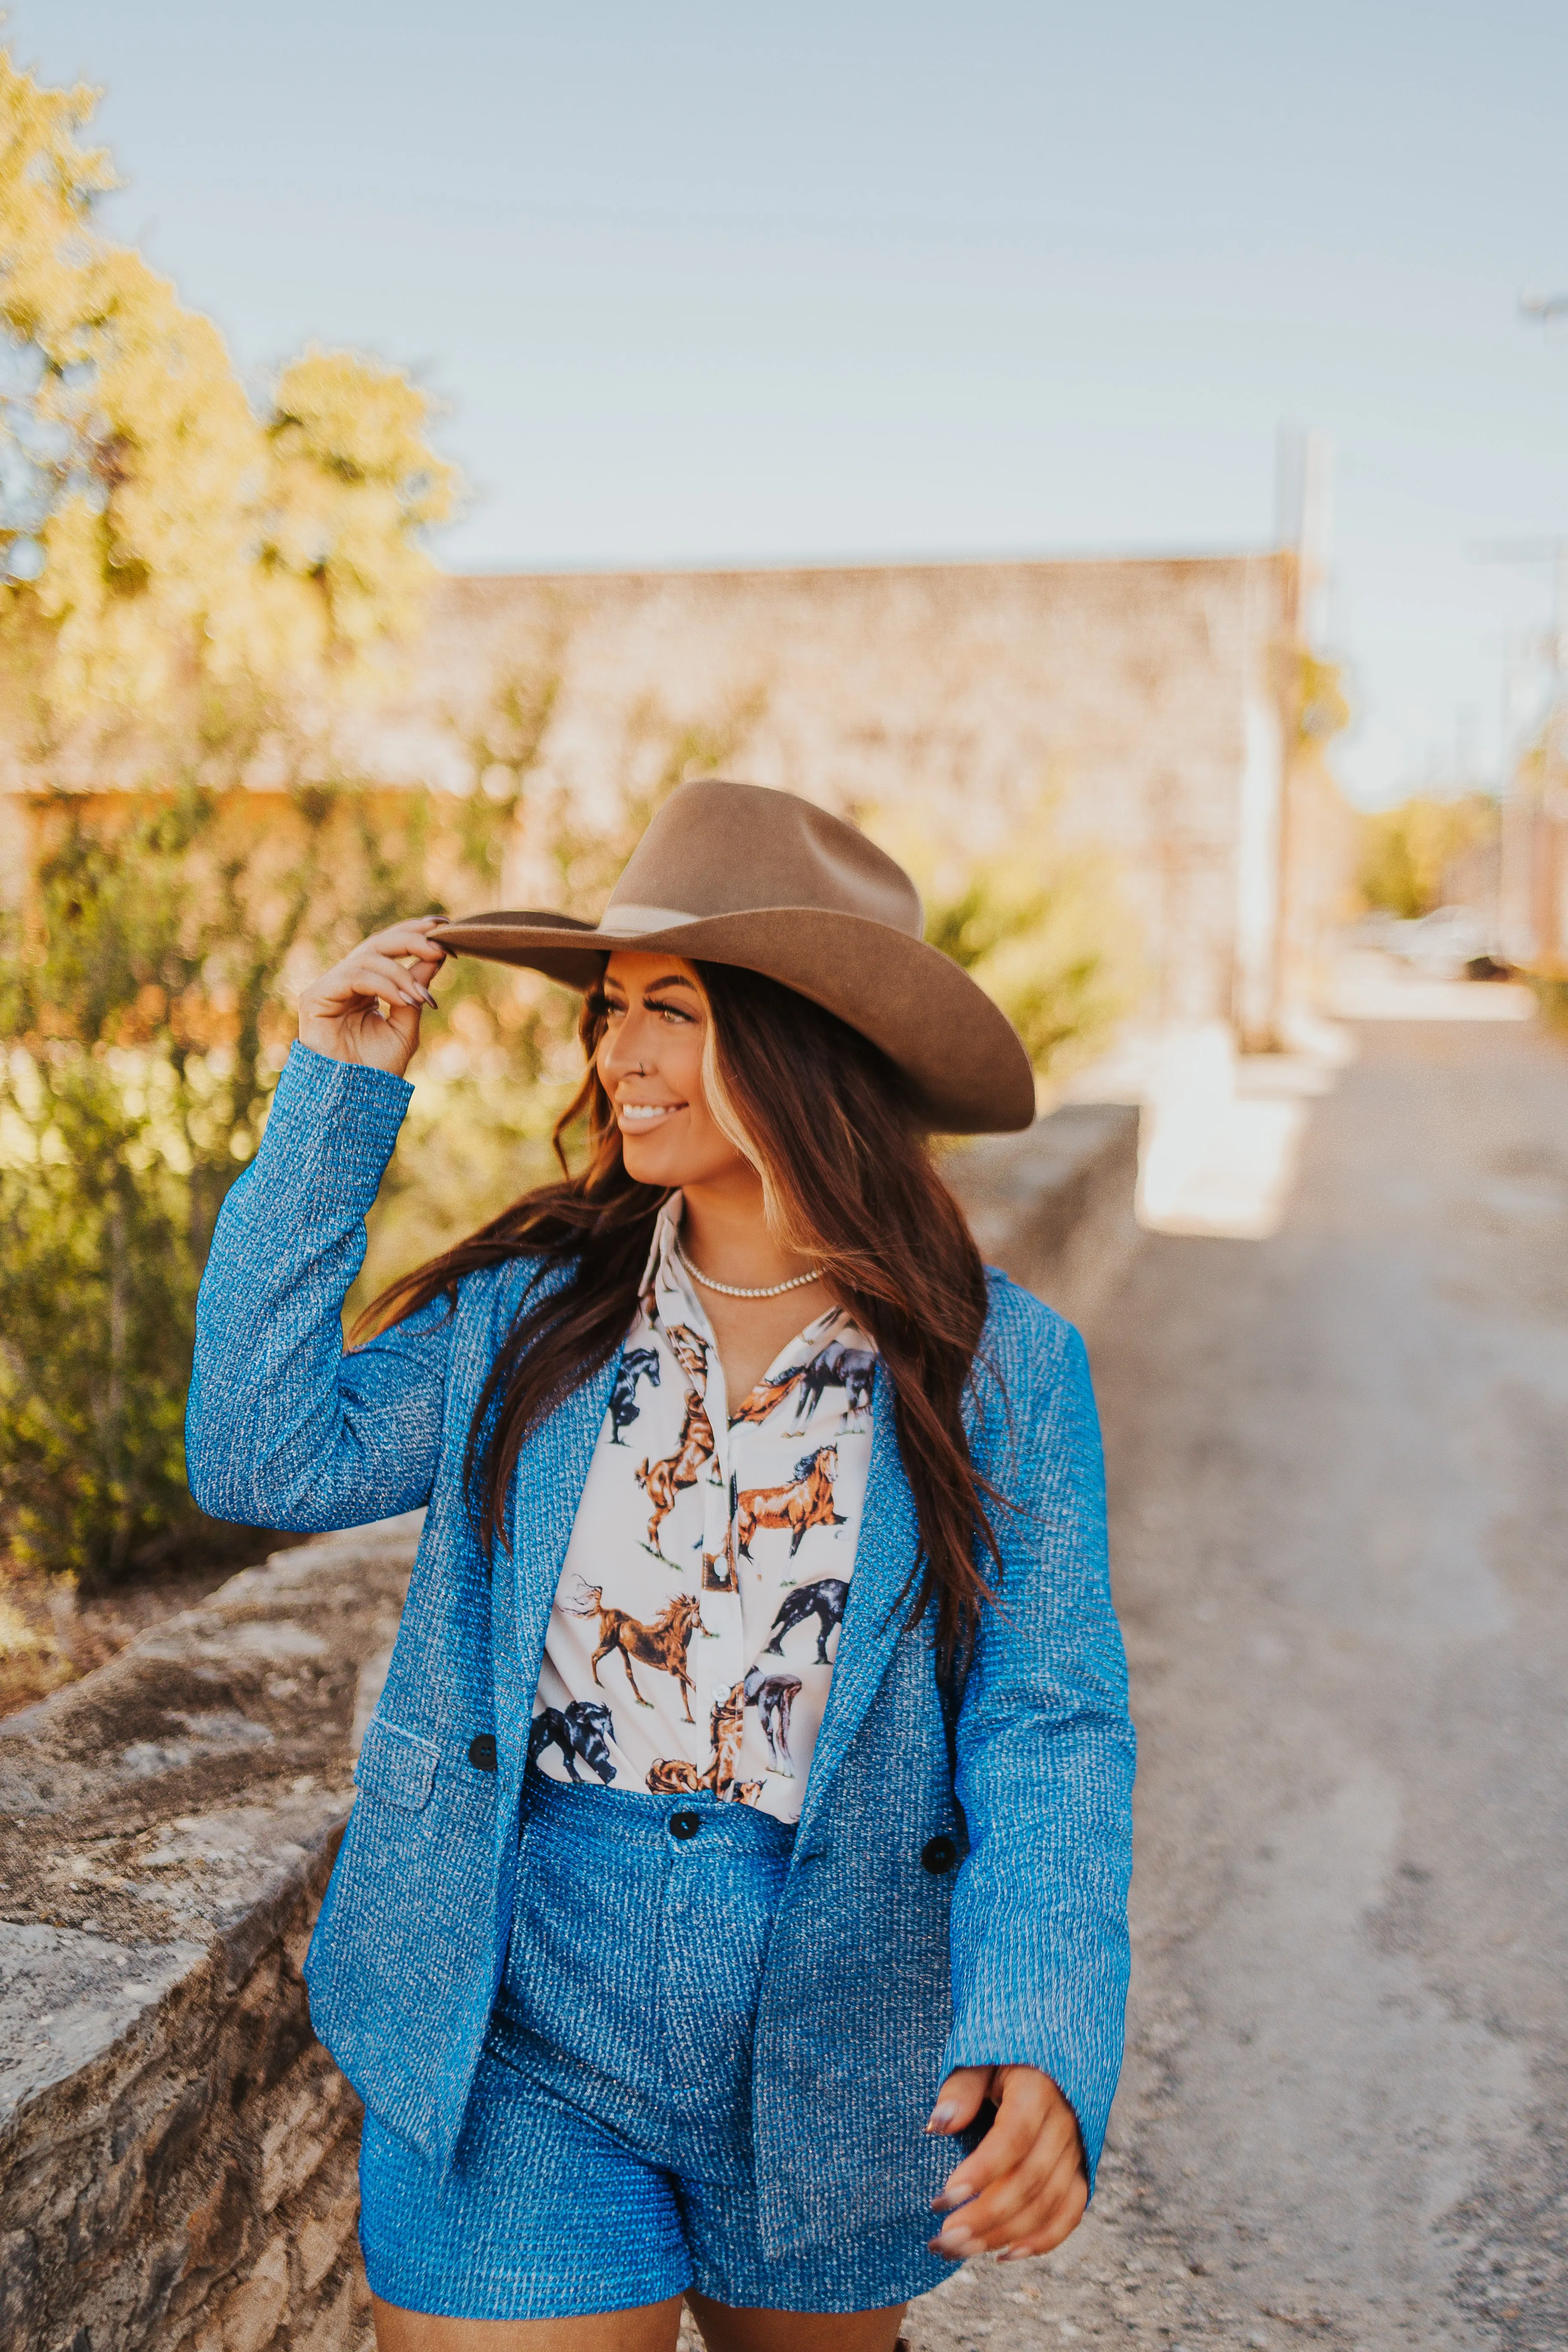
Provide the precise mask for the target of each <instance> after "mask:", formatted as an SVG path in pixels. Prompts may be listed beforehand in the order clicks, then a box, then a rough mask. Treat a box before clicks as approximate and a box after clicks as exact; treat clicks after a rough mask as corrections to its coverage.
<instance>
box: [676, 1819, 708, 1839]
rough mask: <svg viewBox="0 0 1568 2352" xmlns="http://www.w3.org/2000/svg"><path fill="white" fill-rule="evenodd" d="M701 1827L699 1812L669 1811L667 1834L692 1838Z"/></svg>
mask: <svg viewBox="0 0 1568 2352" xmlns="http://www.w3.org/2000/svg"><path fill="white" fill-rule="evenodd" d="M701 1827H702V1816H701V1814H700V1813H671V1815H670V1817H669V1834H670V1836H671V1837H673V1838H694V1837H695V1836H696V1835H697V1832H698V1831H699V1830H700V1828H701Z"/></svg>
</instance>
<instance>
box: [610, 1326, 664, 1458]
mask: <svg viewBox="0 0 1568 2352" xmlns="http://www.w3.org/2000/svg"><path fill="white" fill-rule="evenodd" d="M638 1381H647V1382H648V1384H649V1385H650V1387H653V1388H658V1349H657V1348H628V1349H626V1354H625V1355H624V1356H623V1357H622V1358H621V1364H620V1370H618V1371H617V1372H616V1385H615V1387H614V1388H613V1389H612V1390H611V1391H610V1423H611V1433H610V1444H612V1445H622V1444H625V1442H626V1441H625V1439H624V1438H623V1437H622V1435H621V1432H622V1430H623V1429H629V1428H630V1427H631V1425H632V1423H633V1422H634V1421H635V1420H636V1419H637V1413H638V1412H639V1410H640V1408H639V1406H638V1404H637V1382H638Z"/></svg>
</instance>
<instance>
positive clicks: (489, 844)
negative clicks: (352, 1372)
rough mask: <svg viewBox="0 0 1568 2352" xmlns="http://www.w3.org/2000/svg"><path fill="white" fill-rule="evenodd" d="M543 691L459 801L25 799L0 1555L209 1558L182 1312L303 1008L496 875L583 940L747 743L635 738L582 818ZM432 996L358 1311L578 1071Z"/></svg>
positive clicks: (186, 1314) (347, 789) (536, 1173)
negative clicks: (650, 851) (641, 862)
mask: <svg viewBox="0 0 1568 2352" xmlns="http://www.w3.org/2000/svg"><path fill="white" fill-rule="evenodd" d="M555 684H556V674H555V672H554V670H553V669H552V668H551V667H548V666H546V667H541V668H539V669H536V670H520V671H518V672H517V673H515V674H514V675H512V676H510V677H506V678H504V679H502V680H501V681H500V683H499V685H498V687H497V689H496V692H495V694H494V697H493V698H492V702H491V706H490V708H489V710H488V711H486V712H485V713H484V714H483V715H482V716H481V718H480V719H478V720H477V721H476V722H475V724H474V726H473V728H472V730H470V733H469V737H468V752H469V758H470V762H471V777H472V782H473V786H474V789H473V790H471V791H470V792H469V793H467V794H458V793H433V792H426V791H421V790H388V789H385V788H381V789H376V788H374V787H373V786H370V785H367V784H364V783H363V782H353V781H352V780H351V781H346V782H345V781H339V782H327V783H321V782H295V783H294V784H293V785H292V787H291V788H290V789H289V790H287V791H279V792H278V793H268V794H265V795H261V794H258V793H249V792H245V791H237V792H232V791H231V792H227V793H219V792H215V791H213V790H211V789H210V788H209V787H207V786H205V785H203V784H201V783H199V782H185V783H184V784H182V785H181V786H179V787H178V788H177V789H175V790H173V791H168V792H164V793H156V794H153V793H147V794H131V793H104V794H100V795H96V796H93V797H92V798H88V797H85V796H82V795H79V794H72V793H58V794H56V795H54V796H52V797H50V798H47V799H45V800H42V801H40V802H35V803H34V804H33V811H32V817H33V826H34V861H33V871H32V874H31V876H30V877H29V888H28V892H27V895H26V901H25V904H24V907H23V908H22V910H21V912H20V913H19V914H18V915H16V916H15V917H12V918H8V919H6V920H5V922H4V923H0V1551H3V1550H4V1549H5V1546H6V1545H7V1544H8V1545H9V1548H10V1549H12V1551H13V1552H14V1553H15V1554H16V1556H17V1557H18V1558H19V1559H22V1560H23V1561H25V1562H26V1563H27V1564H28V1565H30V1566H34V1567H42V1568H44V1569H47V1570H52V1571H55V1572H59V1571H62V1570H71V1571H75V1572H77V1573H79V1574H80V1575H83V1576H85V1577H86V1578H88V1579H89V1580H104V1579H106V1578H107V1579H112V1578H114V1577H116V1576H119V1575H121V1574H123V1573H125V1572H126V1571H128V1570H138V1569H145V1568H147V1567H149V1566H152V1565H153V1564H155V1563H156V1562H158V1561H159V1560H162V1559H167V1558H169V1557H171V1556H172V1555H173V1554H174V1553H175V1552H177V1551H180V1550H183V1549H189V1548H190V1547H192V1546H193V1545H195V1546H196V1547H198V1548H200V1549H210V1548H211V1546H212V1544H213V1542H214V1540H215V1538H216V1537H218V1536H220V1535H221V1531H219V1530H215V1529H213V1528H211V1527H210V1526H205V1527H204V1526H203V1525H202V1524H201V1523H200V1520H199V1515H198V1514H197V1513H196V1512H195V1510H194V1508H193V1507H192V1505H191V1502H190V1497H189V1496H188V1494H187V1492H186V1489H185V1485H184V1451H183V1433H182V1423H183V1416H184V1394H185V1388H186V1383H187V1381H188V1378H189V1372H190V1358H191V1346H192V1338H193V1330H194V1313H195V1293H196V1286H197V1284H198V1283H199V1281H200V1278H201V1272H202V1267H203V1265H204V1262H205V1255H206V1251H207V1247H208V1244H209V1242H210V1239H211V1235H212V1231H213V1226H214V1223H215V1222H216V1217H217V1213H218V1211H219V1209H220V1208H221V1206H222V1204H223V1201H224V1198H225V1196H226V1192H227V1191H228V1189H229V1187H230V1185H231V1184H232V1183H233V1182H234V1181H235V1180H236V1178H237V1177H238V1176H239V1175H240V1174H241V1173H242V1172H243V1171H244V1169H245V1167H246V1165H247V1161H248V1160H250V1159H251V1158H252V1157H253V1155H254V1153H255V1151H256V1148H257V1145H258V1140H259V1138H260V1135H261V1131H262V1129H263V1127H264V1125H265V1121H266V1117H267V1112H268V1105H269V1103H270V1099H271V1094H272V1089H273V1087H274V1086H275V1084H276V1081H277V1077H278V1074H279V1070H280V1069H281V1067H282V1065H283V1061H284V1059H285V1057H286V1055H287V1053H288V1050H289V1042H290V1040H291V1038H292V1036H293V1034H294V1029H295V1018H294V1011H293V999H294V996H295V994H296V993H297V991H298V988H299V986H300V983H301V982H303V981H304V980H305V979H306V978H307V977H308V976H310V974H311V973H313V972H315V971H320V970H321V968H322V967H323V966H324V965H325V964H327V963H330V962H331V961H333V960H334V959H335V958H336V957H337V956H339V955H340V954H342V952H343V951H344V950H345V949H347V948H348V947H349V946H350V945H351V944H352V943H353V940H356V939H358V938H360V937H361V936H363V934H364V933H365V932H366V931H369V930H373V929H377V928H379V927H380V926H382V925H384V924H385V923H388V922H391V921H392V920H394V919H396V918H397V917H399V916H403V915H408V914H417V913H420V912H423V911H426V909H430V908H445V909H447V910H449V911H453V912H472V911H473V910H474V909H476V908H480V907H484V906H494V905H495V904H496V903H497V901H498V898H500V895H501V894H500V882H501V877H502V873H503V868H504V866H505V863H506V859H507V856H508V853H509V851H511V852H516V851H518V850H519V849H525V850H526V852H527V855H528V856H529V858H530V861H531V864H532V866H534V867H535V868H536V869H538V870H539V871H541V873H542V875H543V876H544V877H549V878H548V879H547V881H546V882H545V884H544V888H545V892H546V895H547V898H549V899H551V900H553V901H554V902H555V903H557V904H559V905H561V906H562V907H563V908H564V909H565V910H566V911H568V912H579V911H580V912H582V913H584V914H596V913H597V912H598V911H599V910H600V908H601V907H602V905H603V901H604V898H605V892H606V891H607V889H608V886H609V883H610V882H611V881H612V880H613V879H614V877H615V875H616V873H617V872H618V870H619V868H620V866H621V865H622V864H623V863H624V861H625V858H626V854H627V853H628V851H629V850H630V848H631V846H632V844H633V842H634V841H635V840H636V838H637V835H638V834H639V833H640V832H641V831H642V829H643V827H644V825H645V824H646V823H647V817H648V815H649V814H651V813H652V810H653V808H654V806H656V805H657V803H658V801H659V800H660V799H662V798H663V797H664V795H665V794H666V793H668V791H670V790H671V789H673V787H674V785H675V784H677V783H678V782H680V781H681V780H682V779H683V777H685V776H687V775H689V774H691V773H699V772H704V771H705V770H708V769H710V768H711V767H712V766H713V765H716V764H720V763H721V762H723V761H726V760H727V759H728V758H729V756H730V754H731V751H733V749H734V748H735V744H736V741H737V740H738V735H737V729H738V728H739V727H740V726H741V725H742V724H743V723H744V715H743V714H742V715H741V717H739V718H736V717H733V716H731V717H727V718H722V719H721V720H720V721H718V722H717V723H715V724H714V725H712V726H706V727H702V728H697V729H693V728H690V727H682V726H679V725H678V724H675V723H673V722H670V721H668V719H666V718H665V717H664V716H663V714H661V713H659V712H658V711H654V710H647V711H642V712H639V713H637V714H634V718H633V720H632V723H631V726H630V728H629V729H628V734H627V740H626V747H625V753H624V769H623V772H622V774H621V776H620V779H619V781H618V782H617V780H616V778H615V777H611V778H608V779H606V780H605V790H604V793H603V795H602V799H601V803H600V807H599V812H598V814H597V816H596V818H595V820H594V821H593V822H589V821H588V820H587V819H586V818H585V817H584V814H583V812H582V811H581V810H580V809H579V808H577V807H575V806H574V804H573V803H572V801H571V799H570V796H569V795H567V794H566V793H563V791H562V790H561V789H560V788H559V786H555V785H552V786H549V787H546V786H544V785H542V783H539V782H536V781H535V777H534V771H535V768H536V765H537V762H538V760H539V754H540V750H541V746H542V740H543V734H544V730H545V728H546V726H547V724H548V719H549V713H550V711H551V709H552V706H553V702H554V698H555ZM220 765H225V766H227V765H232V761H228V760H226V761H221V762H220ZM438 988H439V995H440V1010H439V1012H438V1013H437V1014H435V1015H433V1016H431V1017H430V1019H429V1020H428V1021H427V1022H426V1034H425V1039H424V1043H423V1045H422V1048H421V1052H420V1056H419V1061H418V1063H417V1065H416V1076H417V1081H418V1084H417V1088H416V1097H415V1104H414V1108H413V1110H412V1113H411V1115H410V1118H409V1121H408V1124H407V1127H406V1129H405V1133H404V1136H403V1139H402V1141H401V1143H400V1146H399V1150H398V1152H397V1154H396V1156H395V1160H394V1161H393V1163H392V1166H391V1169H390V1170H389V1171H388V1175H387V1180H386V1181H385V1183H384V1186H383V1190H382V1196H381V1199H380V1200H379V1201H378V1202H377V1205H376V1210H375V1213H374V1218H373V1220H372V1240H371V1251H370V1256H369V1259H368V1261H367V1265H366V1268H365V1275H364V1278H363V1281H362V1283H361V1285H360V1286H359V1287H358V1289H357V1291H356V1295H355V1299H354V1301H353V1305H352V1306H351V1314H352V1313H353V1308H354V1307H357V1306H358V1305H360V1304H363V1301H364V1300H365V1299H366V1297H369V1296H370V1295H371V1294H372V1293H373V1291H374V1289H375V1288H377V1287H379V1286H380V1285H381V1284H382V1283H383V1282H384V1281H385V1280H387V1279H389V1278H390V1277H391V1276H394V1275H396V1274H399V1273H402V1272H404V1271H405V1269H406V1268H407V1267H408V1266H410V1265H414V1264H416V1263H417V1262H418V1261H419V1260H421V1259H423V1258H425V1257H427V1256H430V1255H433V1254H434V1253H435V1252H436V1251H437V1250H439V1249H441V1248H442V1247H444V1246H445V1245H446V1244H447V1243H448V1242H450V1241H451V1240H453V1239H455V1238H456V1237H457V1235H458V1234H460V1233H464V1232H468V1231H470V1230H472V1228H473V1227H474V1226H475V1225H476V1224H479V1223H482V1222H483V1221H484V1220H485V1219H486V1218H487V1217H489V1216H490V1215H492V1214H493V1213H495V1212H496V1211H497V1210H498V1209H500V1207H502V1206H503V1205H504V1204H505V1203H506V1202H508V1201H510V1200H513V1199H515V1198H516V1197H517V1195H518V1194H519V1193H520V1192H522V1191H524V1190H525V1189H526V1188H527V1187H528V1186H529V1185H530V1184H531V1183H532V1182H534V1181H538V1179H539V1178H540V1177H541V1176H542V1175H543V1173H544V1172H545V1171H546V1169H547V1168H548V1166H549V1164H550V1144H549V1138H550V1131H551V1129H552V1125H553V1122H554V1119H555V1118H556V1116H557V1115H558V1113H559V1111H560V1110H561V1109H562V1108H563V1106H564V1105H565V1104H566V1103H567V1102H568V1101H569V1100H570V1098H571V1097H572V1095H573V1093H574V1091H575V1089H576V1087H577V1084H578V1081H579V1078H580V1076H581V1068H582V1064H581V1056H580V1054H579V1052H578V1049H577V1045H576V1013H577V1000H576V999H575V998H574V996H572V995H571V994H570V993H569V992H566V991H563V990H560V989H554V988H552V987H550V986H549V984H548V983H547V982H543V981H542V980H538V979H536V978H535V977H534V976H533V975H531V974H527V973H513V972H510V971H507V970H505V969H504V968H503V967H500V966H498V965H495V964H487V963H480V962H478V961H471V960H468V959H464V958H458V959H456V960H455V961H453V963H452V964H451V965H449V966H448V967H447V970H446V971H445V972H444V973H443V975H442V977H441V980H440V982H439V983H438ZM246 1540H247V1541H250V1540H253V1539H250V1538H247V1539H246ZM0 1630H3V1629H0Z"/></svg>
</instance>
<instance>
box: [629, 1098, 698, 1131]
mask: <svg viewBox="0 0 1568 2352" xmlns="http://www.w3.org/2000/svg"><path fill="white" fill-rule="evenodd" d="M685 1108H686V1105H685V1104H684V1103H683V1102H672V1103H652V1102H623V1103H617V1104H616V1121H617V1123H618V1125H619V1126H620V1127H621V1129H623V1131H629V1132H630V1133H632V1134H634V1135H638V1134H644V1135H646V1134H647V1130H648V1129H649V1128H653V1127H657V1126H658V1123H659V1121H660V1120H661V1119H666V1118H674V1116H675V1114H676V1112H677V1111H678V1110H684V1109H685Z"/></svg>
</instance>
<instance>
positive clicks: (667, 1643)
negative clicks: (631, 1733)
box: [564, 1584, 704, 1723]
mask: <svg viewBox="0 0 1568 2352" xmlns="http://www.w3.org/2000/svg"><path fill="white" fill-rule="evenodd" d="M583 1595H584V1597H583V1600H582V1601H581V1603H580V1604H578V1605H576V1606H574V1605H573V1604H572V1603H571V1602H567V1603H566V1604H564V1605H565V1606H566V1609H567V1612H568V1613H569V1614H570V1615H571V1616H573V1617H597V1619H598V1621H599V1646H598V1648H597V1649H596V1650H595V1653H594V1680H595V1683H598V1682H599V1662H600V1660H601V1659H603V1658H607V1657H609V1656H611V1655H612V1654H614V1653H616V1652H618V1653H619V1655H620V1660H621V1664H622V1665H624V1666H625V1668H626V1680H627V1682H628V1683H629V1684H630V1685H631V1692H632V1696H633V1698H635V1699H636V1701H637V1705H638V1706H652V1705H653V1701H652V1700H651V1699H648V1698H644V1696H643V1695H642V1693H641V1691H640V1690H638V1688H637V1676H636V1675H634V1674H633V1672H632V1660H633V1659H634V1658H636V1659H637V1663H638V1664H640V1665H645V1666H657V1667H658V1671H659V1673H660V1674H662V1675H674V1676H675V1679H676V1681H677V1682H678V1683H679V1685H680V1697H681V1703H682V1705H683V1706H685V1709H686V1720H687V1722H688V1723H695V1722H696V1720H697V1718H696V1717H695V1716H694V1715H693V1714H692V1712H691V1687H692V1685H691V1677H690V1675H689V1674H688V1673H687V1671H686V1654H687V1652H688V1650H689V1648H690V1647H691V1637H692V1635H693V1634H694V1633H701V1632H702V1631H703V1630H704V1628H703V1624H702V1603H701V1601H699V1599H698V1598H697V1595H696V1594H695V1593H694V1592H678V1593H677V1594H676V1597H675V1599H674V1600H673V1601H669V1602H668V1604H667V1606H666V1608H665V1610H664V1612H663V1614H662V1615H661V1616H659V1617H658V1618H657V1619H656V1620H655V1622H653V1623H652V1624H651V1625H645V1624H643V1623H642V1622H641V1621H640V1620H639V1619H637V1618H636V1617H630V1616H628V1615H627V1613H626V1611H625V1610H624V1609H607V1608H606V1607H605V1597H604V1593H603V1591H602V1590H601V1588H600V1587H599V1586H598V1585H596V1584H584V1588H583ZM599 1687H600V1689H601V1690H603V1688H604V1685H603V1684H602V1683H599Z"/></svg>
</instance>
